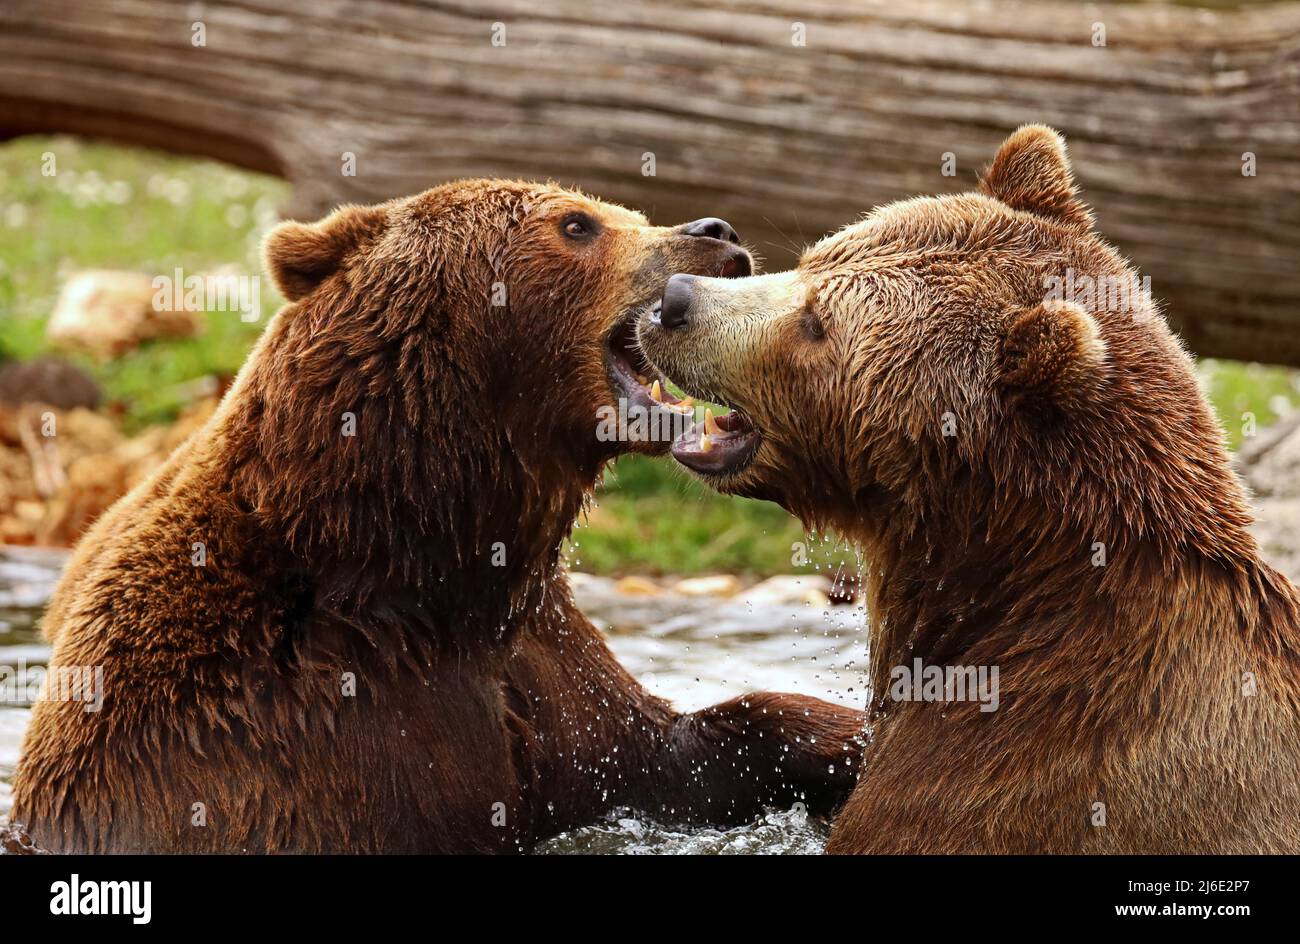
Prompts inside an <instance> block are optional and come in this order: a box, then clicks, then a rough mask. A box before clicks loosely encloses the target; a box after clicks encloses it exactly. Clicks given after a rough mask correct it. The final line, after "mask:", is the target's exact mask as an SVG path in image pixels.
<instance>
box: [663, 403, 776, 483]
mask: <svg viewBox="0 0 1300 944" xmlns="http://www.w3.org/2000/svg"><path fill="white" fill-rule="evenodd" d="M758 440H759V435H758V430H756V429H755V428H754V424H753V423H751V422H750V421H749V418H748V417H747V416H745V415H744V414H743V413H740V412H738V411H736V410H732V411H731V412H729V413H724V414H722V415H721V416H718V417H715V416H714V415H713V411H712V410H711V409H707V408H706V409H705V411H704V420H703V422H700V423H694V424H692V425H691V426H690V428H688V429H687V430H686V431H685V432H684V433H683V434H682V435H681V436H679V437H678V438H677V439H676V440H675V441H674V442H673V446H672V454H673V458H674V459H676V460H677V461H678V462H680V463H681V464H682V465H684V466H686V467H687V468H688V469H692V470H694V471H696V472H705V473H714V474H716V473H719V472H734V471H737V470H738V469H739V468H741V467H742V466H744V465H745V464H746V463H748V462H749V460H750V459H751V458H752V457H753V455H754V450H755V449H756V448H757V447H758Z"/></svg>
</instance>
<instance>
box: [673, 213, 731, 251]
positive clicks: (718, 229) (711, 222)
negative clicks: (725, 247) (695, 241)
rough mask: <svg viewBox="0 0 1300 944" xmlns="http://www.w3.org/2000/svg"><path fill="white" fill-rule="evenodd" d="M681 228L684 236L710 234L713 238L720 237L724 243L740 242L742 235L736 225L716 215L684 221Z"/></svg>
mask: <svg viewBox="0 0 1300 944" xmlns="http://www.w3.org/2000/svg"><path fill="white" fill-rule="evenodd" d="M680 229H681V233H682V235H683V236H708V237H710V238H712V239H720V240H722V241H723V242H724V243H736V244H737V245H739V244H740V236H739V234H738V233H737V232H736V229H735V227H733V226H732V225H731V224H730V223H728V222H727V221H726V220H720V219H718V218H717V217H716V216H706V217H705V218H704V219H702V220H694V221H693V222H690V223H683V224H682V225H681V227H680Z"/></svg>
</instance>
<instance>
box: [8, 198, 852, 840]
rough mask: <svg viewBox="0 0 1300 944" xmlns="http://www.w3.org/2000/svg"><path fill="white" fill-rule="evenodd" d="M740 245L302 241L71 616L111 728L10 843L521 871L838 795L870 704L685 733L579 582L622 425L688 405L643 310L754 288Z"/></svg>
mask: <svg viewBox="0 0 1300 944" xmlns="http://www.w3.org/2000/svg"><path fill="white" fill-rule="evenodd" d="M736 243H737V240H736V237H735V234H734V232H733V231H732V230H731V228H730V227H729V226H727V225H726V224H725V223H723V222H722V221H720V220H711V219H710V220H701V221H697V222H696V223H693V224H687V225H684V226H680V227H677V228H673V229H669V228H660V227H651V226H648V225H647V224H646V221H645V219H644V218H643V217H642V216H640V215H639V214H637V213H633V212H630V211H628V210H624V209H622V208H620V207H616V206H611V205H608V204H604V203H600V202H597V201H595V200H591V199H588V198H586V197H584V196H582V195H580V194H576V193H571V192H567V191H563V190H560V189H558V188H556V187H551V186H539V185H530V184H524V183H511V182H501V181H477V182H467V183H459V184H452V185H448V186H444V187H439V188H437V189H435V190H431V191H429V192H427V193H424V194H421V195H419V196H416V197H412V198H410V199H406V200H400V201H396V202H393V203H389V204H385V205H383V206H377V207H369V208H360V207H352V208H347V209H343V210H340V211H338V212H336V213H335V214H334V215H332V216H330V217H329V218H328V219H326V220H324V221H323V222H321V223H319V224H317V225H312V226H304V225H300V224H296V223H289V224H285V225H283V226H281V227H280V228H279V229H277V230H276V231H275V232H274V233H272V234H271V236H270V237H269V240H268V243H267V252H266V256H267V263H268V268H269V270H270V272H271V273H272V275H273V276H274V278H275V280H276V282H277V284H278V285H279V287H280V289H281V291H282V293H283V294H284V295H285V297H286V298H288V299H289V301H290V304H289V305H287V306H286V307H285V308H284V309H283V310H281V312H280V313H279V314H278V315H276V317H275V318H274V319H273V320H272V321H271V323H270V325H269V326H268V327H267V329H266V332H265V333H264V335H263V337H262V339H261V341H260V342H259V344H258V345H257V348H256V349H255V350H254V352H253V354H252V355H251V357H250V358H249V361H248V363H247V365H246V366H245V368H244V370H243V372H242V373H241V374H240V376H239V378H238V380H237V381H236V383H235V385H234V386H233V388H232V389H231V390H230V392H229V394H228V395H227V396H226V398H225V400H224V401H223V403H222V405H221V407H220V408H219V409H218V411H217V413H216V415H215V416H214V417H213V419H212V420H211V422H210V423H209V424H208V425H207V426H206V427H205V428H204V429H203V430H202V431H200V432H199V433H198V434H197V435H195V436H194V437H193V438H192V439H191V440H190V441H189V442H188V443H187V444H186V445H184V446H183V447H181V449H180V450H179V451H178V452H177V453H176V454H175V455H174V456H173V457H172V458H171V459H170V460H169V461H168V462H167V464H166V465H165V466H164V467H163V468H162V470H161V471H160V472H159V473H158V474H157V475H155V476H154V477H153V478H152V479H151V480H150V481H148V482H146V483H144V484H143V485H142V486H141V487H139V488H137V489H136V490H135V491H134V492H132V493H131V494H130V495H128V496H126V497H125V498H124V499H123V500H122V501H121V502H120V503H119V504H117V505H116V506H115V507H114V508H113V509H111V510H110V511H109V512H108V513H107V514H105V516H104V517H103V518H102V519H101V520H100V521H99V522H98V523H97V524H96V526H95V527H94V528H93V529H92V530H91V531H90V532H89V533H88V534H87V536H86V537H85V539H84V540H83V541H82V543H81V544H80V546H79V548H78V550H77V552H76V554H75V556H74V558H73V560H72V561H71V563H70V565H69V568H68V571H67V574H66V576H65V578H64V580H63V582H62V584H61V585H60V587H59V589H58V591H57V593H56V595H55V599H54V601H53V603H52V605H51V607H50V610H49V613H48V615H47V617H46V621H45V630H46V632H47V634H48V635H49V636H50V638H51V639H53V640H54V643H55V649H54V657H53V666H54V667H56V668H57V667H60V666H62V667H72V666H90V667H93V666H103V667H104V670H105V691H104V701H103V707H102V710H100V711H98V712H88V711H85V710H83V708H84V707H85V706H84V705H83V704H80V703H78V702H75V701H68V700H64V701H42V702H41V703H39V704H38V706H37V708H36V710H35V712H34V716H33V719H32V723H31V728H30V730H29V732H28V734H27V740H26V743H25V746H24V752H23V757H22V761H21V764H20V766H19V770H18V775H17V782H16V784H15V797H14V809H13V816H14V819H15V820H16V821H19V822H24V823H26V824H27V825H28V827H29V828H30V830H31V833H32V835H33V837H34V838H35V839H36V840H37V841H38V842H39V843H41V844H42V845H44V846H46V847H47V848H50V849H52V850H56V851H92V852H103V851H134V850H150V851H168V852H176V851H248V852H260V851H271V850H276V851H313V852H316V851H329V850H339V851H364V852H378V851H383V852H405V851H412V852H414V851H443V852H447V851H495V850H515V849H523V848H527V847H528V846H529V845H530V844H531V843H533V842H534V841H536V840H537V839H539V838H541V837H545V836H548V835H552V834H554V833H556V832H558V831H560V830H563V829H566V828H570V827H573V826H576V825H580V824H584V823H589V822H592V821H594V820H596V819H598V818H599V817H600V816H601V815H602V814H603V812H604V811H607V810H609V809H611V808H612V807H615V806H621V805H628V806H633V807H637V808H640V809H643V810H646V811H648V812H650V813H652V814H656V815H659V816H662V817H666V818H669V819H676V820H695V821H714V822H725V821H734V820H738V819H743V818H745V817H747V816H750V815H751V814H753V813H754V812H756V811H757V810H758V809H759V808H760V807H761V806H762V805H763V804H767V803H772V804H787V803H789V802H793V801H795V800H803V801H805V802H806V803H807V804H808V805H809V807H810V808H812V809H819V810H828V809H830V808H831V807H832V806H833V805H835V804H836V803H837V802H839V801H842V799H843V798H844V797H845V796H846V795H847V793H848V791H849V789H850V788H851V786H852V773H851V771H849V770H848V769H847V767H846V764H845V763H844V758H845V756H846V754H845V752H846V750H851V747H850V746H849V745H848V744H847V742H848V741H850V740H851V739H852V738H854V736H855V735H856V733H857V730H858V728H859V727H860V716H859V715H858V714H857V713H855V712H852V711H849V710H847V709H843V708H839V707H836V706H831V705H828V704H826V703H823V702H819V701H817V700H815V699H810V698H804V697H800V696H793V695H773V694H759V695H753V696H747V697H745V698H741V699H736V700H734V701H731V702H727V703H725V704H722V705H718V706H716V707H713V708H710V709H705V710H703V711H700V712H697V713H694V714H686V715H683V714H679V713H676V712H674V711H673V710H672V709H671V707H670V706H669V705H668V704H666V703H665V702H663V701H662V700H660V699H658V698H655V697H653V696H651V695H650V694H648V693H647V692H646V691H644V690H643V689H642V688H641V687H640V686H639V685H638V684H637V683H636V681H635V680H633V679H632V678H631V677H630V676H629V675H628V674H627V673H626V672H625V671H624V670H623V669H622V668H621V667H620V666H619V665H618V663H617V662H616V661H615V660H614V658H613V657H612V655H611V654H610V652H609V651H608V649H607V648H606V647H605V644H604V642H603V641H602V639H601V636H600V634H599V633H598V632H597V631H596V630H595V628H594V627H593V626H592V625H591V624H590V623H589V622H588V621H587V620H586V619H585V618H584V617H583V616H582V614H581V613H580V612H579V611H578V609H577V608H576V607H575V605H574V603H573V600H572V599H571V596H570V593H569V588H568V584H567V580H566V578H565V575H564V572H563V568H562V565H561V562H560V544H561V540H562V539H563V537H564V536H565V534H566V533H567V532H568V530H569V527H570V525H571V523H572V521H573V518H574V516H575V515H576V513H577V512H578V510H579V508H580V506H581V504H582V502H583V500H584V497H585V496H586V494H587V493H588V492H589V490H590V489H591V487H592V486H593V484H594V482H595V481H596V477H597V475H598V473H599V471H600V469H601V468H602V465H603V464H604V463H605V462H606V461H608V460H609V459H611V458H613V457H614V456H615V455H616V454H617V453H618V452H620V451H623V450H625V449H626V448H627V444H626V443H621V442H618V441H602V439H601V438H600V437H598V436H597V434H596V430H597V426H598V423H597V416H596V414H597V411H598V410H599V409H600V408H601V407H603V406H606V405H609V404H610V403H611V401H613V400H614V399H615V398H616V397H617V398H623V399H625V400H628V401H631V403H632V404H633V405H634V406H636V405H640V406H644V407H646V408H650V409H662V408H661V407H658V406H654V405H652V403H651V400H650V398H649V392H648V391H647V390H646V388H645V387H644V385H643V384H642V383H641V382H640V381H639V380H638V379H637V374H638V373H640V374H642V375H643V376H644V374H646V373H648V372H650V371H651V368H649V366H648V365H645V364H644V363H642V362H641V360H640V357H639V355H638V354H636V353H635V352H634V351H633V350H632V349H631V348H629V346H628V342H629V339H630V337H631V330H632V320H631V319H632V316H633V314H634V313H636V312H637V311H638V309H639V308H640V307H643V306H644V305H646V304H648V303H650V302H652V301H653V300H654V299H655V298H657V297H658V296H659V294H660V292H661V291H662V288H663V285H664V281H665V279H667V277H668V276H669V274H671V273H673V272H679V271H686V272H699V273H709V274H714V275H717V274H726V275H731V274H735V275H744V274H748V273H749V271H750V261H749V257H748V255H747V254H746V253H745V252H744V250H743V249H741V248H740V247H739V246H738V245H737V244H736ZM665 445H666V444H665ZM641 448H653V446H651V445H646V446H643V447H641ZM848 756H852V754H850V755H848Z"/></svg>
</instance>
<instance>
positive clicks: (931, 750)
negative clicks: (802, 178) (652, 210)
mask: <svg viewBox="0 0 1300 944" xmlns="http://www.w3.org/2000/svg"><path fill="white" fill-rule="evenodd" d="M641 337H642V340H643V343H644V344H645V346H646V350H647V352H648V353H649V354H650V356H651V358H652V359H653V360H655V361H656V362H657V363H658V364H660V365H661V366H663V367H664V368H665V369H666V370H667V371H668V373H669V375H670V376H671V377H673V378H674V379H675V380H678V381H679V382H680V383H681V384H682V385H683V386H684V387H685V388H686V390H687V391H689V392H691V393H694V394H696V395H697V396H704V397H709V398H713V399H718V400H721V401H723V402H725V403H727V404H729V405H731V406H733V407H735V408H736V410H737V411H738V412H733V413H730V414H728V415H727V416H725V417H722V418H721V419H717V420H715V421H713V422H712V423H711V425H710V429H709V430H705V429H701V428H696V429H694V430H693V431H692V432H691V434H690V435H689V436H687V437H685V438H683V439H682V440H681V441H680V442H678V443H676V444H675V445H674V446H673V452H674V454H675V455H676V456H677V458H678V459H679V460H680V461H681V462H683V463H685V464H686V465H687V466H689V467H690V468H692V469H695V470H696V471H697V472H698V473H699V474H700V476H701V477H703V478H704V479H705V480H706V481H708V482H710V483H712V484H714V485H716V486H717V487H719V488H721V489H722V490H723V491H727V492H733V493H737V494H744V495H753V496H762V497H767V498H770V499H773V500H775V501H779V502H781V503H782V504H784V505H785V506H786V507H788V508H790V509H791V510H793V511H795V512H797V513H798V514H799V515H801V516H802V517H804V518H805V519H806V520H808V521H811V522H817V523H819V524H822V523H825V524H832V525H834V526H837V527H838V528H839V529H841V530H842V531H843V532H844V533H846V534H848V535H851V536H852V537H853V538H855V539H856V540H858V541H859V542H860V543H861V546H862V551H863V556H864V558H865V565H866V573H867V594H868V604H869V611H870V616H871V633H872V646H871V652H872V665H871V683H872V691H873V704H872V706H871V709H870V712H869V719H868V736H869V739H870V740H869V746H868V748H867V751H866V756H865V759H864V766H863V774H862V776H861V779H860V782H859V784H858V787H857V789H856V791H855V792H854V794H853V796H852V798H851V799H850V800H849V802H848V804H847V805H846V807H845V809H844V811H843V812H842V813H841V814H840V815H839V816H838V817H837V819H836V821H835V824H834V827H833V829H832V835H831V841H830V844H829V846H828V851H831V852H1051V853H1078V852H1127V853H1173V852H1183V853H1207V852H1218V853H1235V852H1292V853H1294V852H1300V631H1298V629H1297V626H1298V621H1297V614H1298V609H1297V592H1296V590H1295V589H1294V588H1293V587H1292V586H1291V585H1290V584H1289V583H1288V582H1287V580H1286V579H1285V578H1284V577H1282V576H1281V575H1279V574H1278V573H1277V572H1276V571H1274V570H1273V569H1272V568H1271V567H1269V566H1268V565H1267V564H1265V563H1264V562H1263V561H1261V560H1260V558H1259V555H1258V552H1257V549H1256V546H1255V542H1254V540H1252V538H1251V535H1250V533H1249V531H1248V527H1249V525H1250V518H1251V516H1250V511H1249V506H1248V504H1247V500H1246V496H1245V495H1244V493H1243V489H1242V486H1241V483H1240V482H1239V481H1238V479H1237V477H1236V475H1235V474H1234V473H1233V471H1232V469H1231V467H1230V465H1229V460H1228V456H1227V453H1226V451H1225V450H1224V447H1223V444H1222V435H1221V432H1220V429H1219V427H1218V425H1217V423H1216V421H1215V418H1214V416H1213V414H1212V412H1211V409H1210V407H1209V405H1208V404H1207V403H1206V400H1205V398H1204V396H1203V395H1202V393H1201V391H1200V389H1199V388H1198V386H1197V381H1196V377H1195V375H1194V374H1193V371H1192V364H1191V361H1190V359H1189V358H1188V357H1187V355H1186V354H1185V353H1184V351H1183V350H1182V348H1181V347H1180V346H1179V343H1178V341H1177V340H1176V339H1175V338H1174V337H1173V335H1172V334H1171V333H1170V331H1169V330H1168V328H1167V327H1166V325H1165V323H1164V321H1163V320H1162V319H1161V318H1160V317H1159V314H1158V312H1157V310H1156V308H1155V307H1154V305H1153V303H1152V301H1151V299H1150V298H1149V297H1148V295H1147V293H1145V292H1144V291H1143V285H1142V283H1141V282H1138V281H1137V279H1136V275H1135V273H1134V272H1133V270H1131V269H1130V268H1129V267H1128V266H1127V265H1126V264H1125V262H1124V260H1123V259H1121V258H1120V256H1119V255H1118V254H1117V253H1116V252H1115V251H1114V250H1112V249H1111V248H1110V247H1109V246H1108V245H1107V244H1106V243H1105V242H1103V240H1102V239H1101V238H1100V237H1099V236H1098V235H1097V234H1096V232H1095V231H1094V229H1093V225H1092V219H1091V215H1090V213H1089V212H1088V210H1087V209H1086V208H1085V207H1084V206H1083V205H1082V204H1081V203H1080V202H1079V200H1078V198H1077V197H1076V195H1075V189H1074V185H1073V182H1072V179H1071V173H1070V169H1069V165H1068V162H1067V160H1066V156H1065V149H1064V145H1063V143H1062V141H1061V140H1060V138H1059V137H1058V136H1057V135H1056V134H1055V133H1054V132H1052V131H1050V130H1049V129H1046V128H1042V127H1026V128H1023V129H1021V130H1020V131H1018V132H1017V133H1016V134H1014V135H1013V136H1012V137H1011V138H1010V139H1009V140H1008V141H1007V142H1006V143H1005V144H1004V145H1003V147H1002V149H1001V150H1000V151H999V153H998V154H997V157H996V159H995V160H994V162H993V164H992V166H991V168H990V169H989V171H988V173H987V174H986V176H985V177H984V179H983V181H982V183H981V185H980V192H979V193H970V194H965V195H960V196H945V197H939V198H927V199H916V200H908V201H905V202H902V203H898V204H895V205H892V206H888V207H885V208H883V209H881V210H878V211H876V212H874V213H872V214H871V215H870V216H869V217H867V218H866V219H865V220H863V221H862V222H860V223H857V224H856V225H853V226H849V227H847V228H846V229H844V230H843V231H841V232H839V233H838V234H835V235H834V236H831V237H828V238H827V239H825V240H823V241H822V242H820V243H819V244H817V245H816V246H815V247H813V248H812V249H810V250H809V251H808V252H807V253H806V254H805V255H804V257H803V259H802V260H801V262H800V265H799V267H798V270H797V271H793V272H788V273H780V274H773V275H766V276H761V277H753V278H747V279H743V280H740V281H736V282H720V281H718V280H715V279H708V278H700V279H697V278H692V277H689V276H677V277H675V278H674V279H673V280H672V281H670V283H669V286H668V288H667V290H666V292H665V296H664V300H663V305H662V310H661V311H660V312H659V314H658V316H657V317H655V316H650V317H649V318H647V319H646V320H645V322H644V323H643V325H642V327H641ZM917 660H919V666H918V662H917ZM918 668H919V670H920V671H919V672H918ZM936 669H937V670H941V674H936V671H935V670H936ZM972 670H974V673H975V674H974V675H972V674H971V673H972ZM994 670H997V672H998V675H997V676H996V677H995V676H994V675H993V671H994ZM981 671H982V672H983V677H982V679H981V677H980V673H981ZM963 688H964V689H965V691H964V692H963Z"/></svg>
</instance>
